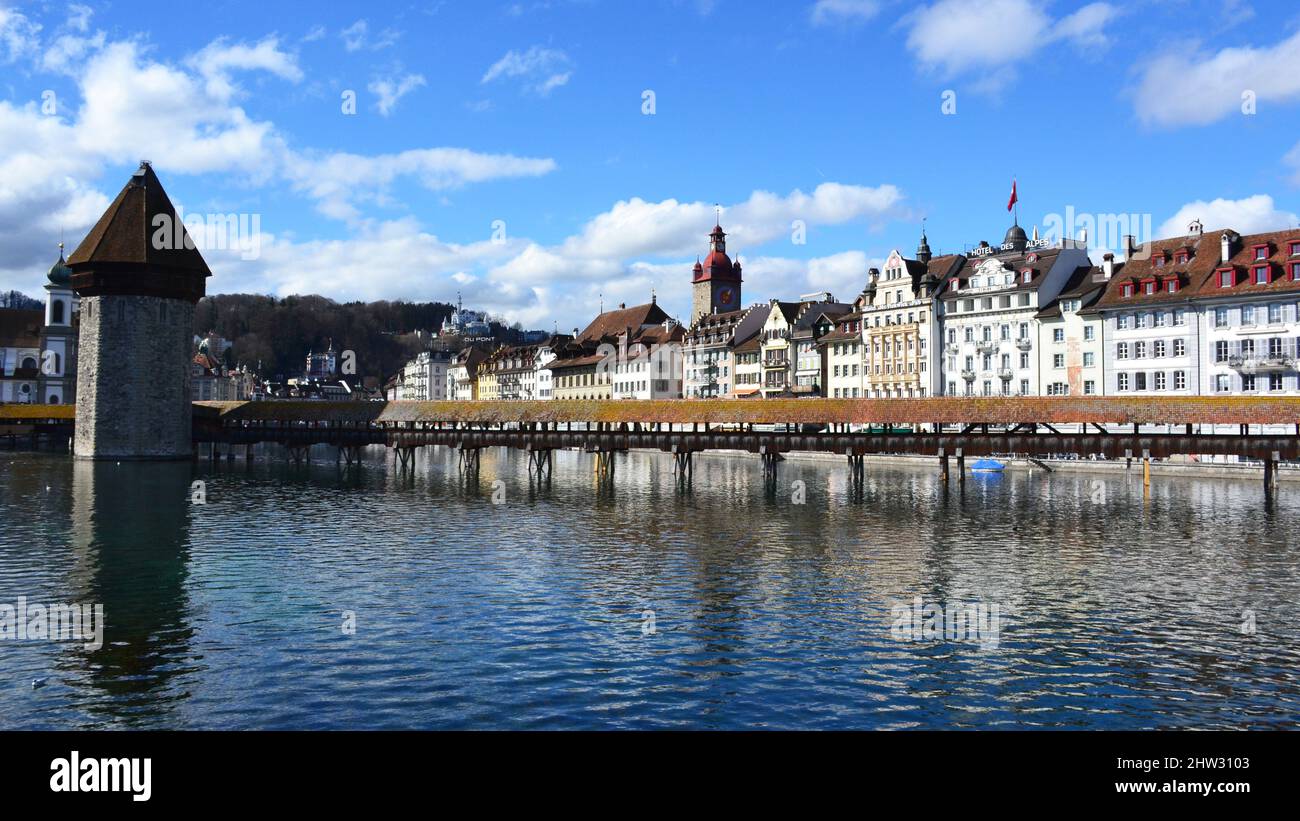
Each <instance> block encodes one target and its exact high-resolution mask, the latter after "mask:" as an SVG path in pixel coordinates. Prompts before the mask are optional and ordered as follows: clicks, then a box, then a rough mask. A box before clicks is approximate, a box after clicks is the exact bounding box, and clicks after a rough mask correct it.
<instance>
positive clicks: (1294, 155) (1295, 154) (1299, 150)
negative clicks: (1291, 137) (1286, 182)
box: [1282, 143, 1300, 185]
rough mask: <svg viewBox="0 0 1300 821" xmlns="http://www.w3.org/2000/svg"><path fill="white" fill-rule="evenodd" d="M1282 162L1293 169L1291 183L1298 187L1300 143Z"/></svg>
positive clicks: (1299, 178)
mask: <svg viewBox="0 0 1300 821" xmlns="http://www.w3.org/2000/svg"><path fill="white" fill-rule="evenodd" d="M1282 162H1284V163H1286V164H1287V165H1289V166H1291V169H1292V171H1293V172H1294V173H1293V175H1292V177H1291V181H1292V182H1293V183H1295V184H1296V185H1300V143H1296V144H1295V146H1294V147H1293V148H1292V149H1291V150H1290V151H1288V152H1287V153H1286V156H1285V157H1283V158H1282Z"/></svg>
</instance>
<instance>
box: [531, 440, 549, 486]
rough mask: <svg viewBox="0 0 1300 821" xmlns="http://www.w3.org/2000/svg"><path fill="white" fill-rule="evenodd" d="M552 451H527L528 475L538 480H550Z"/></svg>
mask: <svg viewBox="0 0 1300 821" xmlns="http://www.w3.org/2000/svg"><path fill="white" fill-rule="evenodd" d="M553 453H554V451H552V450H551V449H550V448H539V449H536V450H534V449H532V448H529V449H528V475H529V476H532V475H533V474H536V475H537V478H538V479H547V480H549V479H550V478H551V462H552V459H553V458H554V457H553Z"/></svg>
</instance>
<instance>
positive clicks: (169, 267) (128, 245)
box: [67, 163, 212, 302]
mask: <svg viewBox="0 0 1300 821" xmlns="http://www.w3.org/2000/svg"><path fill="white" fill-rule="evenodd" d="M67 264H68V267H69V268H70V269H72V287H73V289H75V290H76V291H77V293H78V294H79V295H81V296H97V295H101V294H133V295H140V296H160V297H169V298H174V299H189V300H191V301H196V302H197V301H198V299H199V298H200V297H202V296H203V292H204V281H205V280H206V278H207V277H209V276H212V271H211V270H209V269H208V264H207V263H206V262H204V260H203V255H202V254H200V253H199V251H198V249H197V248H196V247H195V246H194V242H193V240H192V239H191V238H190V236H189V234H188V233H187V232H186V230H185V225H184V223H183V222H182V221H181V219H180V217H179V216H178V215H177V213H176V209H175V207H174V206H173V205H172V202H171V200H170V199H169V198H168V197H167V192H166V191H164V190H163V187H162V183H161V182H159V181H158V177H157V175H155V174H154V172H153V168H151V167H150V166H149V164H148V163H141V164H140V168H139V169H138V170H137V171H136V172H135V173H134V174H132V175H131V179H130V180H128V181H127V184H126V186H125V187H124V188H123V189H122V190H121V191H120V192H119V193H118V195H117V198H116V199H115V200H113V202H112V204H111V205H109V206H108V210H107V211H105V212H104V214H103V216H101V217H100V218H99V222H97V223H95V227H94V228H91V229H90V233H89V234H87V235H86V238H85V239H84V240H82V241H81V244H80V245H78V246H77V250H75V251H73V252H72V256H70V257H68V261H67Z"/></svg>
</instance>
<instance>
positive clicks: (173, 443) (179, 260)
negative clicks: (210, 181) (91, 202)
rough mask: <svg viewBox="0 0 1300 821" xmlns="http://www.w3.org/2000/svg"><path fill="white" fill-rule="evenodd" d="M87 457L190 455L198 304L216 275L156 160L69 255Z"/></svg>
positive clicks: (80, 443) (78, 441) (79, 444)
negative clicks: (193, 346) (78, 314)
mask: <svg viewBox="0 0 1300 821" xmlns="http://www.w3.org/2000/svg"><path fill="white" fill-rule="evenodd" d="M68 267H69V268H71V269H72V288H73V290H75V291H76V292H77V295H78V297H80V301H81V333H80V339H79V340H78V346H77V360H78V362H77V424H76V434H75V438H74V440H73V449H72V450H73V454H74V455H76V457H77V458H79V459H188V458H190V456H191V454H192V452H193V451H192V445H191V442H190V418H191V414H192V409H191V404H190V345H191V340H192V337H193V333H194V330H193V325H194V305H195V303H197V302H198V301H199V299H200V298H202V297H203V293H204V289H205V286H206V282H207V278H208V277H209V276H211V275H212V272H211V271H210V270H208V265H207V263H206V262H204V261H203V256H202V255H201V254H200V253H199V252H198V249H197V248H195V247H194V244H193V241H192V240H190V238H189V235H188V234H187V233H186V232H185V226H184V225H183V224H182V223H181V221H180V219H179V218H178V216H177V214H176V209H175V208H173V207H172V203H171V200H169V199H168V198H167V192H166V191H164V190H163V187H162V183H160V182H159V181H158V177H157V176H156V175H155V174H154V172H153V169H152V168H151V167H150V166H149V164H148V163H141V164H140V168H139V170H137V171H136V172H135V173H134V174H132V175H131V179H130V181H129V182H128V183H127V184H126V187H125V188H123V189H122V191H121V193H119V194H118V195H117V199H115V200H113V204H112V205H110V206H109V207H108V210H107V211H105V212H104V215H103V216H102V217H100V218H99V222H97V223H96V224H95V227H94V228H93V229H91V231H90V234H89V235H87V236H86V238H85V239H84V240H82V242H81V245H79V246H77V250H76V251H74V252H73V253H72V256H71V257H69V258H68Z"/></svg>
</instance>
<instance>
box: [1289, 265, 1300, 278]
mask: <svg viewBox="0 0 1300 821" xmlns="http://www.w3.org/2000/svg"><path fill="white" fill-rule="evenodd" d="M1291 279H1292V281H1294V282H1300V262H1293V263H1291Z"/></svg>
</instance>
